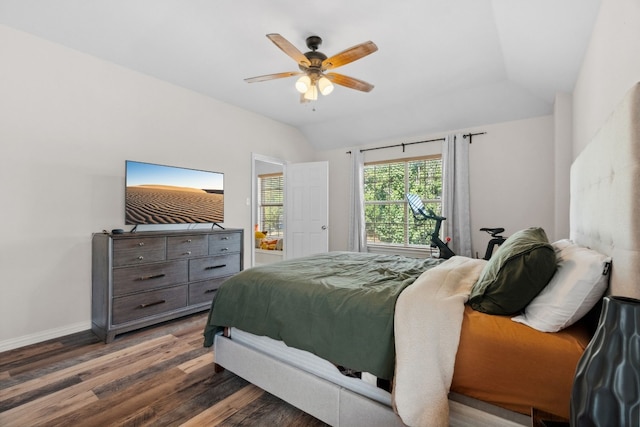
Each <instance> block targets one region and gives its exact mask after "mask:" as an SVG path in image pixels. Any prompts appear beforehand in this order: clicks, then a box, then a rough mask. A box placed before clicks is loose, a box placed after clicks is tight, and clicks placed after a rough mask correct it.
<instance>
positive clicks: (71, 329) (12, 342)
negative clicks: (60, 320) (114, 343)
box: [0, 322, 91, 352]
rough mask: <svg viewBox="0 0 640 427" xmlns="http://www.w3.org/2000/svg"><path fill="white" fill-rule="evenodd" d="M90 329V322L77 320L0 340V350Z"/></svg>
mask: <svg viewBox="0 0 640 427" xmlns="http://www.w3.org/2000/svg"><path fill="white" fill-rule="evenodd" d="M90 329H91V322H88V323H87V322H79V323H74V324H73V325H67V326H63V327H60V328H55V329H48V330H46V331H42V332H37V333H35V334H30V335H24V336H21V337H18V338H11V339H8V340H4V341H0V352H3V351H8V350H13V349H16V348H20V347H24V346H27V345H31V344H37V343H40V342H42V341H47V340H50V339H54V338H59V337H63V336H65V335H70V334H75V333H76V332H82V331H87V330H90Z"/></svg>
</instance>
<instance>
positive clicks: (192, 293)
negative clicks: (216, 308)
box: [189, 276, 229, 305]
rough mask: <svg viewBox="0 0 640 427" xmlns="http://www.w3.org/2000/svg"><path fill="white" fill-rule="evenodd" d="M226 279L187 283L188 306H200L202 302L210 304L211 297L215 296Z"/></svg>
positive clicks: (219, 278)
mask: <svg viewBox="0 0 640 427" xmlns="http://www.w3.org/2000/svg"><path fill="white" fill-rule="evenodd" d="M228 278H229V276H227V277H218V278H216V279H211V280H205V281H203V282H193V283H189V305H193V304H202V303H203V302H208V303H210V302H211V301H212V300H213V297H214V296H215V295H216V292H217V291H218V288H219V287H220V285H222V283H224V281H225V280H227V279H228Z"/></svg>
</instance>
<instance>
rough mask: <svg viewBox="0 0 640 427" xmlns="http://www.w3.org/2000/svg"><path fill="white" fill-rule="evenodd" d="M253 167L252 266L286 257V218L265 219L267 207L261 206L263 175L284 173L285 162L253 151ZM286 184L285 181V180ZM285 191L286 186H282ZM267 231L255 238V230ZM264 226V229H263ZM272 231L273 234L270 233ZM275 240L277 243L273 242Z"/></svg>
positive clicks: (272, 175) (269, 175)
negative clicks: (262, 235) (263, 235)
mask: <svg viewBox="0 0 640 427" xmlns="http://www.w3.org/2000/svg"><path fill="white" fill-rule="evenodd" d="M251 158H252V163H251V164H252V167H251V175H252V178H251V224H252V228H251V230H252V236H251V237H252V238H251V242H252V245H251V266H252V267H253V266H256V265H262V264H268V263H271V262H277V261H281V260H282V259H284V248H285V247H286V245H285V244H284V243H285V242H284V218H282V219H281V220H280V221H278V218H270V219H269V220H267V221H265V218H264V215H265V213H266V209H265V208H264V207H263V206H261V191H260V190H261V189H260V179H261V177H275V176H278V175H279V174H280V175H284V169H285V162H284V161H282V160H280V159H277V158H274V157H268V156H263V155H261V154H255V153H252V155H251ZM283 185H284V182H283ZM282 191H284V188H282ZM264 224H269V225H264ZM256 226H257V228H258V231H260V232H266V236H265V237H264V238H255V235H254V231H255V228H256ZM263 228H264V229H263ZM269 232H271V235H269ZM274 241H275V243H273V242H274Z"/></svg>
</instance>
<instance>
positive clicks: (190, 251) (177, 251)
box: [167, 236, 208, 259]
mask: <svg viewBox="0 0 640 427" xmlns="http://www.w3.org/2000/svg"><path fill="white" fill-rule="evenodd" d="M207 243H208V242H207V236H172V237H167V259H178V258H190V257H196V256H203V255H207V254H208V247H207Z"/></svg>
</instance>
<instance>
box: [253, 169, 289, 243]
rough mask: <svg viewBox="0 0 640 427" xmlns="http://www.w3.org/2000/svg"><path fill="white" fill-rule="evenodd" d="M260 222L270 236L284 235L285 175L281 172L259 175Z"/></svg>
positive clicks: (263, 229)
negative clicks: (283, 202)
mask: <svg viewBox="0 0 640 427" xmlns="http://www.w3.org/2000/svg"><path fill="white" fill-rule="evenodd" d="M258 186H259V191H258V197H259V200H258V206H259V209H260V211H259V212H258V215H259V218H258V223H259V224H260V230H261V231H266V232H267V234H268V236H269V237H284V229H283V218H284V207H283V204H282V201H283V198H284V177H283V175H282V174H281V173H277V174H268V175H260V176H259V177H258Z"/></svg>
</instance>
